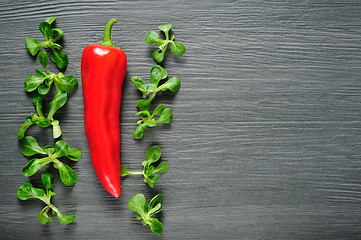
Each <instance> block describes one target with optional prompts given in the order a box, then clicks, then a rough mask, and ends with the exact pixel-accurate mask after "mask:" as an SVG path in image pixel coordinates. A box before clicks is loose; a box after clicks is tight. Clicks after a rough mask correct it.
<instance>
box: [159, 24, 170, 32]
mask: <svg viewBox="0 0 361 240" xmlns="http://www.w3.org/2000/svg"><path fill="white" fill-rule="evenodd" d="M158 28H159V30H161V31H163V32H164V33H168V32H169V30H170V29H171V28H172V24H165V25H160V26H158Z"/></svg>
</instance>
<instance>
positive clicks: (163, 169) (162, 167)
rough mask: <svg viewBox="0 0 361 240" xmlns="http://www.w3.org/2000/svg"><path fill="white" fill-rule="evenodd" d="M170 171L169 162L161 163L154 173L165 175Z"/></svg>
mask: <svg viewBox="0 0 361 240" xmlns="http://www.w3.org/2000/svg"><path fill="white" fill-rule="evenodd" d="M168 170H169V163H168V162H161V163H160V164H159V165H158V167H157V168H156V169H155V170H154V171H153V173H157V172H158V173H165V172H168Z"/></svg>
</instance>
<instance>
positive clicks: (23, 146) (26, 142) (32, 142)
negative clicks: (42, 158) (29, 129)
mask: <svg viewBox="0 0 361 240" xmlns="http://www.w3.org/2000/svg"><path fill="white" fill-rule="evenodd" d="M20 150H21V153H22V154H24V155H25V156H27V157H28V156H33V155H35V154H46V152H44V151H43V149H42V148H41V147H40V146H39V144H38V142H37V141H36V139H35V138H33V137H31V136H26V137H24V138H23V139H22V140H21V142H20Z"/></svg>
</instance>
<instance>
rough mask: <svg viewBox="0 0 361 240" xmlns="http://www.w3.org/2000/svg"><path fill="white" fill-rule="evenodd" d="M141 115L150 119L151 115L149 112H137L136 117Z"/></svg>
mask: <svg viewBox="0 0 361 240" xmlns="http://www.w3.org/2000/svg"><path fill="white" fill-rule="evenodd" d="M140 114H144V115H145V116H147V117H150V113H149V111H148V110H143V111H140V112H137V113H136V114H134V115H135V116H138V115H140Z"/></svg>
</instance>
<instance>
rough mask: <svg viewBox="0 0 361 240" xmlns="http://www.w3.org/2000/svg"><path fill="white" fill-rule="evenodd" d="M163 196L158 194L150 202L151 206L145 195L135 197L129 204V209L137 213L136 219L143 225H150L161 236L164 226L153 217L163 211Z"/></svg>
mask: <svg viewBox="0 0 361 240" xmlns="http://www.w3.org/2000/svg"><path fill="white" fill-rule="evenodd" d="M162 200H163V195H162V194H158V195H156V196H155V197H153V198H152V200H150V202H149V204H147V201H146V200H145V197H144V195H143V194H140V193H138V194H136V195H134V196H133V197H132V198H131V199H130V200H129V202H128V208H129V209H130V210H132V211H134V212H136V213H137V214H136V218H137V219H138V220H142V224H143V225H149V226H150V229H151V230H152V231H153V233H154V234H156V235H158V236H160V235H162V233H163V224H162V223H161V222H160V221H159V220H158V219H157V218H155V217H152V216H153V215H155V214H157V213H159V212H160V211H162V209H163V206H162Z"/></svg>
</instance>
